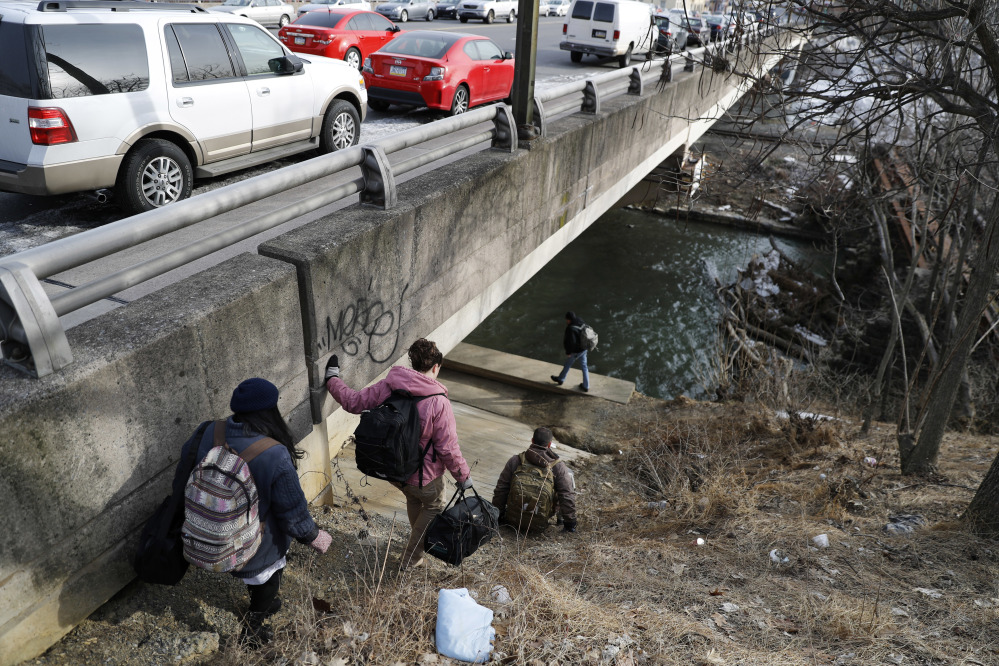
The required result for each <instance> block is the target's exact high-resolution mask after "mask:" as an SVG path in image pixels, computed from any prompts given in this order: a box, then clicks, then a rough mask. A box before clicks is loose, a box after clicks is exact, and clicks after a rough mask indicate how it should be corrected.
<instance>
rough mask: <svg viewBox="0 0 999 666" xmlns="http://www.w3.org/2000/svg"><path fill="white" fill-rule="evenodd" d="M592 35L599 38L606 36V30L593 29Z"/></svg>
mask: <svg viewBox="0 0 999 666" xmlns="http://www.w3.org/2000/svg"><path fill="white" fill-rule="evenodd" d="M593 36H594V37H599V38H601V39H603V38H604V37H606V36H607V31H606V30H594V31H593Z"/></svg>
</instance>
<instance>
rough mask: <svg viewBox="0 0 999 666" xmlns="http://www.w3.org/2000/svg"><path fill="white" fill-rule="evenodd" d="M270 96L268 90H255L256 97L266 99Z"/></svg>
mask: <svg viewBox="0 0 999 666" xmlns="http://www.w3.org/2000/svg"><path fill="white" fill-rule="evenodd" d="M270 94H271V89H270V88H257V95H259V96H260V97H267V96H268V95H270Z"/></svg>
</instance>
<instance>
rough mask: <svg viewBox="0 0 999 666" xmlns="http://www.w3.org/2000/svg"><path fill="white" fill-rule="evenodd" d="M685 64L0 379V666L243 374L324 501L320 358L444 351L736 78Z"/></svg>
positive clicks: (138, 513)
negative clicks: (265, 393) (49, 369)
mask: <svg viewBox="0 0 999 666" xmlns="http://www.w3.org/2000/svg"><path fill="white" fill-rule="evenodd" d="M780 39H782V38H781V37H780V36H779V35H771V36H770V37H767V38H766V39H764V40H763V41H762V42H761V43H760V44H759V46H760V47H762V48H758V49H757V48H754V49H753V53H752V54H751V55H747V54H746V53H743V55H742V57H741V59H740V61H739V69H740V70H741V71H743V72H748V73H749V74H751V75H753V76H758V75H760V74H762V73H764V72H766V71H768V70H769V68H770V67H772V66H773V65H775V64H776V62H777V61H778V60H779V59H780V58H781V55H780V54H781V53H786V52H787V50H788V45H787V44H785V43H781V44H780V47H781V48H779V49H778V48H777V46H778V40H780ZM783 39H785V40H786V39H787V38H783ZM681 66H682V62H681ZM694 69H695V71H693V72H683V71H680V70H681V67H677V70H676V71H675V72H674V73H673V76H672V79H673V80H672V81H671V82H670V83H667V84H664V85H663V86H661V87H660V86H647V88H646V90H644V91H643V93H642V94H640V95H624V96H620V97H616V98H613V99H610V100H608V101H605V102H603V103H602V104H601V105H600V108H599V109H592V110H593V111H595V113H590V114H584V113H574V114H572V115H568V116H565V117H562V118H558V119H555V120H552V121H550V122H549V123H548V124H547V131H546V136H544V137H543V138H540V139H537V140H535V141H532V142H530V143H529V144H521V147H520V148H519V149H517V150H515V151H513V152H512V153H511V152H506V153H502V152H499V151H486V152H481V153H478V154H475V155H472V156H470V157H466V158H463V159H462V160H460V161H458V162H455V163H453V164H451V165H448V166H445V167H443V168H440V169H438V170H436V171H434V172H431V173H429V174H426V175H423V176H420V177H417V178H414V179H412V180H410V181H408V182H406V183H404V184H402V185H400V186H398V191H397V195H398V202H399V205H397V206H396V207H395V208H393V209H391V210H381V209H377V208H373V207H369V206H363V207H362V206H355V207H352V208H349V209H347V210H344V211H340V212H338V213H336V214H335V215H331V216H329V217H328V218H324V219H321V220H318V221H315V222H311V223H309V224H306V225H304V226H302V227H300V228H298V229H296V230H294V231H291V232H289V233H286V234H283V235H281V236H278V237H276V238H273V239H271V240H269V241H267V242H265V243H263V244H261V245H260V246H259V249H258V253H256V254H254V253H246V254H242V255H239V256H236V257H233V258H231V259H229V260H227V261H225V262H223V263H221V264H219V265H216V266H214V267H212V268H210V269H208V270H205V271H203V272H201V273H198V274H195V275H193V276H191V277H189V278H187V279H185V280H183V281H181V282H178V283H176V284H173V285H170V286H168V287H166V288H164V289H162V290H161V291H158V292H156V293H152V294H150V295H148V296H145V297H143V298H140V299H138V300H136V301H134V302H132V303H131V304H129V305H128V306H127V307H122V308H118V309H116V310H113V311H111V312H107V313H105V314H102V315H100V316H98V317H96V318H93V319H91V320H89V321H87V322H85V323H82V324H81V325H79V326H76V327H75V328H72V329H70V330H69V331H68V332H67V334H66V336H67V341H68V343H69V346H70V347H71V349H72V352H73V358H74V361H73V362H72V363H71V364H69V365H68V366H66V367H65V368H63V369H62V370H61V371H59V372H56V373H53V374H50V375H48V376H45V377H41V378H36V377H29V376H26V375H24V374H22V373H19V372H17V371H15V370H14V369H12V368H10V367H3V368H2V369H0V433H2V435H0V457H2V460H3V463H2V466H0V505H2V506H3V507H4V508H3V511H2V512H0V532H2V533H3V534H4V539H3V545H2V547H0V664H13V663H17V662H19V661H21V660H24V659H28V658H31V657H33V656H35V655H37V654H40V653H41V652H43V651H44V650H45V649H46V648H47V647H49V646H50V645H52V644H53V643H54V642H56V641H57V640H58V639H59V638H60V637H61V636H62V635H63V634H65V633H66V632H67V631H69V630H70V629H71V628H72V627H73V626H74V625H75V624H77V623H78V622H79V621H80V620H81V619H83V618H85V617H86V616H87V615H88V614H89V613H91V612H92V611H93V610H95V609H96V608H97V607H99V606H100V605H101V604H102V603H104V602H105V601H106V600H107V599H108V598H109V597H110V596H111V595H113V594H114V593H115V592H117V591H118V590H120V589H121V588H122V587H123V586H124V585H125V584H126V583H128V582H129V581H130V580H131V579H132V578H133V573H132V569H131V566H130V563H129V555H130V553H131V552H132V550H133V549H134V544H135V539H136V537H137V535H138V531H139V530H140V528H141V526H142V524H143V522H144V521H145V519H146V518H147V517H148V516H149V515H150V513H151V512H152V510H153V508H154V507H155V506H156V505H157V504H158V503H159V502H160V501H161V500H162V498H163V497H164V496H165V495H166V493H167V492H168V488H169V483H170V479H171V478H172V475H173V470H174V467H175V465H176V462H177V457H178V453H179V448H180V444H181V443H182V442H183V441H184V440H185V439H186V438H187V437H188V436H189V435H190V433H191V431H192V429H193V428H194V426H195V425H196V424H197V423H199V422H201V421H202V420H205V419H215V418H222V417H224V416H225V415H226V414H227V413H228V400H229V396H230V393H231V391H232V389H233V387H234V386H236V384H237V383H239V382H240V381H241V380H243V379H245V378H247V377H252V376H261V377H266V378H268V379H270V380H271V381H273V382H274V383H275V384H277V385H278V386H279V388H280V389H281V402H280V408H281V410H282V412H283V413H284V414H285V415H286V417H287V418H288V420H289V423H290V424H291V426H292V428H293V430H294V432H295V434H296V436H297V437H298V438H299V439H300V440H301V446H303V447H304V448H305V449H306V451H307V452H308V454H309V455H308V457H307V458H306V460H305V461H303V463H304V466H303V468H302V469H301V470H300V471H301V476H302V482H303V487H304V488H305V490H306V494H307V496H308V497H309V498H311V499H313V500H315V501H318V502H322V501H323V500H324V498H325V497H326V494H327V493H328V492H329V491H330V488H329V481H330V465H329V461H330V459H331V457H332V456H333V455H335V453H336V451H337V450H338V449H339V447H340V446H342V444H343V442H344V441H345V439H346V437H347V435H349V433H350V432H351V431H352V429H353V422H352V420H351V418H350V417H349V416H348V415H345V414H343V413H342V411H336V412H334V410H333V407H334V404H333V402H332V400H330V399H327V398H326V396H325V391H324V389H323V388H322V374H323V368H324V365H325V361H326V359H327V357H328V356H329V354H331V353H334V352H335V353H337V354H339V355H340V356H341V357H342V358H344V359H345V362H344V364H343V365H344V368H345V379H346V381H347V382H348V383H349V384H351V385H353V386H361V385H365V384H367V383H370V382H372V381H374V380H376V379H378V378H379V377H381V376H382V375H383V374H384V373H385V372H386V371H387V370H388V368H389V367H390V366H391V365H392V364H393V363H394V362H396V361H398V360H399V359H400V358H402V357H403V356H404V352H405V349H406V348H407V347H408V345H409V344H410V342H411V341H412V340H414V339H416V338H418V337H428V338H431V339H433V340H435V341H436V342H437V343H438V345H439V346H440V347H441V349H442V350H443V351H445V352H447V351H449V350H451V349H452V348H454V347H455V346H456V345H457V344H458V343H459V342H460V341H461V340H462V339H463V338H464V337H465V336H466V335H467V334H468V333H469V332H470V331H472V330H473V329H474V328H475V327H476V326H477V325H478V324H479V323H480V322H481V321H482V320H483V319H485V317H486V316H487V315H488V314H489V313H490V312H492V311H493V309H494V308H495V307H496V306H497V305H499V304H500V303H501V302H503V300H504V299H506V298H507V297H508V296H509V295H510V294H512V293H513V292H514V291H515V290H516V289H517V288H519V287H520V286H521V285H522V284H523V283H524V282H525V281H527V280H528V279H529V278H530V277H531V276H532V275H533V274H534V273H535V272H536V271H537V270H539V269H540V268H541V267H542V266H544V264H546V263H547V262H548V261H549V260H551V259H552V257H554V256H555V255H556V254H557V253H558V252H559V251H560V250H561V249H562V248H564V247H565V246H566V245H567V244H568V243H570V242H572V240H573V239H575V238H576V237H577V236H578V235H579V234H580V233H582V232H583V231H584V230H585V229H586V228H587V227H588V226H589V225H590V224H591V223H593V222H594V221H595V220H596V219H597V218H599V217H600V216H601V215H602V214H603V213H605V212H606V211H607V210H608V209H610V208H611V207H613V206H615V205H616V204H617V203H618V202H619V201H620V200H621V199H622V198H623V197H624V196H625V195H627V194H628V193H629V191H631V190H632V189H633V188H634V187H635V186H636V185H638V184H640V183H641V181H642V179H643V178H644V177H645V176H646V175H647V174H649V173H650V172H651V171H652V170H653V169H654V168H656V167H658V166H659V165H660V164H662V163H663V162H666V161H667V160H668V159H669V158H671V157H673V156H676V155H677V154H681V153H682V152H683V150H684V149H685V147H686V146H689V145H690V144H691V143H692V142H693V141H695V140H696V139H697V138H698V137H699V136H700V135H701V134H702V133H703V132H704V131H706V130H707V129H708V128H709V127H710V125H711V124H712V123H713V122H714V121H715V120H716V119H717V118H718V117H720V116H721V115H722V113H723V112H724V111H725V110H726V109H727V108H728V107H729V106H731V105H732V104H733V103H734V102H735V101H737V100H738V99H739V97H741V96H742V95H743V94H744V93H745V92H746V90H747V89H748V87H749V85H750V84H749V83H748V82H747V79H746V78H745V77H743V76H738V75H733V74H732V73H731V72H726V71H724V70H723V69H722V68H720V67H719V68H705V67H701V66H700V65H698V66H697V67H695V68H694ZM0 306H2V304H0Z"/></svg>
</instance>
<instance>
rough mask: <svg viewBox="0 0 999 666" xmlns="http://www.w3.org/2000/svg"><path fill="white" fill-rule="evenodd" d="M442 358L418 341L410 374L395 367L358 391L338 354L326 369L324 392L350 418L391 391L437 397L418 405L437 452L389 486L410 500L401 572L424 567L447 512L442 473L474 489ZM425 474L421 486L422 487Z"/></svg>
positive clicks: (423, 435)
mask: <svg viewBox="0 0 999 666" xmlns="http://www.w3.org/2000/svg"><path fill="white" fill-rule="evenodd" d="M443 360H444V355H443V354H441V352H440V350H438V349H437V345H436V344H434V343H433V342H431V341H430V340H425V339H423V338H420V339H419V340H417V341H416V342H414V343H413V345H412V346H411V347H410V348H409V362H410V364H411V365H412V366H413V367H412V369H410V368H404V367H402V366H399V365H396V366H393V367H392V368H391V369H390V370H389V373H388V376H386V377H385V379H383V380H381V381H379V382H376V383H374V384H372V385H371V386H369V387H367V388H365V389H362V390H360V391H355V390H353V389H352V388H350V387H349V386H347V385H346V384H345V383H344V382H343V380H342V379H340V363H339V360H338V359H337V357H336V354H334V355H333V356H331V357H330V360H329V361H328V362H327V364H326V388H328V389H329V392H330V395H332V396H333V399H334V400H336V401H337V402H338V403H339V404H340V406H341V407H343V408H344V409H346V410H347V411H348V412H350V413H351V414H360V413H361V412H363V411H364V410H366V409H372V408H373V407H377V406H378V405H380V404H382V403H383V402H384V401H385V399H386V398H388V397H389V396H390V395H391V394H392V391H394V390H396V389H402V390H405V391H409V392H410V393H411V394H412V395H414V396H424V395H432V394H435V393H443V395H435V396H433V397H430V398H427V399H425V400H421V401H419V402H418V403H416V409H417V412H418V413H419V415H420V430H421V432H420V450H423V449H425V448H426V446H427V443H428V442H430V441H431V439H432V440H433V450H432V451H431V452H428V453H427V455H426V456H425V457H424V458H423V467H422V469H420V470H417V471H416V472H415V473H414V474H413V475H412V476H411V477H410V478H409V479H407V480H406V482H405V483H397V482H394V481H393V482H391V483H392V485H394V486H395V487H396V488H398V489H399V490H401V491H402V494H403V495H405V496H406V513H407V514H408V515H409V525H410V527H411V528H412V533H411V534H410V536H409V543H408V544H407V545H406V550H405V552H404V553H403V555H402V561H401V563H400V568H401V569H407V568H409V567H414V566H419V565H421V564H423V537H424V533H425V532H426V530H427V527H429V525H430V521H432V520H433V519H434V516H436V515H437V514H439V513H440V512H441V510H442V509H443V508H444V470H445V469H447V470H448V471H450V472H451V475H452V476H453V477H454V479H455V481H456V482H457V483H458V486H459V487H461V488H463V489H465V490H468V489H469V488H471V487H472V477H471V471H470V470H469V468H468V463H466V462H465V458H464V457H463V456H462V455H461V449H459V448H458V433H457V429H456V428H455V422H454V412H453V411H451V402H450V401H449V400H448V399H447V388H445V386H444V385H443V384H441V383H440V382H439V381H437V375H438V373H440V371H441V362H442V361H443ZM421 474H422V480H423V483H422V485H421V484H420V479H421Z"/></svg>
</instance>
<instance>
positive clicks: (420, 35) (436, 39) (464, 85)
mask: <svg viewBox="0 0 999 666" xmlns="http://www.w3.org/2000/svg"><path fill="white" fill-rule="evenodd" d="M361 71H362V72H363V75H364V85H365V87H367V89H368V106H370V107H371V108H372V109H375V110H376V111H384V110H385V109H387V108H388V107H389V105H390V104H406V105H411V106H427V107H430V108H431V109H441V110H444V111H450V112H451V114H452V115H457V114H459V113H464V112H465V111H467V110H468V109H469V108H471V107H473V106H476V105H478V104H484V103H486V102H494V101H496V100H500V99H506V98H507V97H509V96H510V88H511V87H512V86H513V54H512V53H510V52H509V51H507V52H506V53H504V52H503V51H501V50H500V47H498V46H496V44H495V43H494V42H493V41H492V40H491V39H488V38H486V37H479V36H478V35H468V34H463V33H460V32H440V31H436V30H425V31H424V30H421V31H413V32H404V33H402V34H401V35H399V36H398V37H397V38H396V39H394V40H392V41H391V42H390V43H388V44H386V45H385V46H383V47H382V48H381V49H379V50H378V51H377V52H376V53H373V54H371V55H370V56H368V57H367V58H365V59H364V67H363V68H362V69H361Z"/></svg>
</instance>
